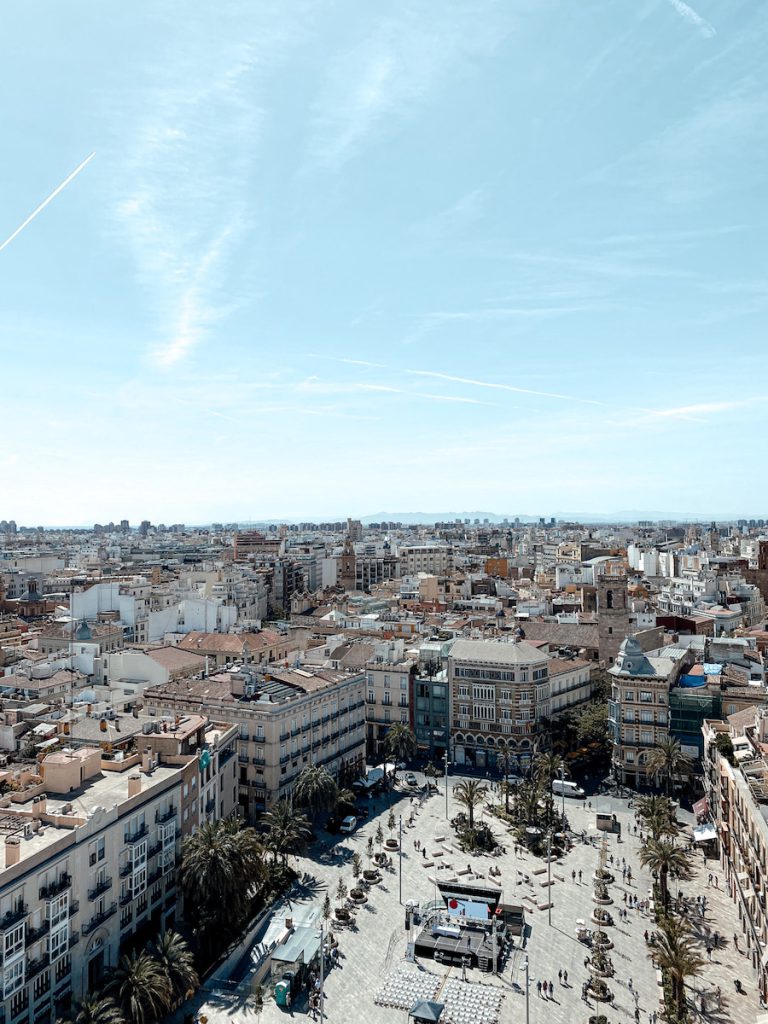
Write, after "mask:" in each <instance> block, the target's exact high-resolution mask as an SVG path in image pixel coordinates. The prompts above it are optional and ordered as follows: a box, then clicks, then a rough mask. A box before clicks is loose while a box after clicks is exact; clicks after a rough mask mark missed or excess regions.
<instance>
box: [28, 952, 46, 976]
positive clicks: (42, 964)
mask: <svg viewBox="0 0 768 1024" xmlns="http://www.w3.org/2000/svg"><path fill="white" fill-rule="evenodd" d="M50 962H51V958H50V957H49V956H48V954H47V953H43V955H42V956H39V957H38V958H37V959H36V960H27V979H29V978H34V977H35V975H37V974H39V973H40V971H44V970H45V968H46V967H47V966H48V964H50Z"/></svg>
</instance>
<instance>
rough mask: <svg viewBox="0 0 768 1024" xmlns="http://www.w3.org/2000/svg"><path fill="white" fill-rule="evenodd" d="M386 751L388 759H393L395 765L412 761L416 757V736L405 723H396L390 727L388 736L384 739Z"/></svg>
mask: <svg viewBox="0 0 768 1024" xmlns="http://www.w3.org/2000/svg"><path fill="white" fill-rule="evenodd" d="M384 749H385V750H386V752H387V757H391V758H392V759H393V761H394V762H395V763H397V762H398V761H410V760H411V759H412V758H413V757H415V756H416V750H417V749H418V745H417V743H416V734H415V733H414V731H413V729H411V728H410V727H409V726H407V725H405V724H404V723H403V722H395V724H394V725H391V726H390V727H389V729H388V730H387V735H386V736H385V737H384Z"/></svg>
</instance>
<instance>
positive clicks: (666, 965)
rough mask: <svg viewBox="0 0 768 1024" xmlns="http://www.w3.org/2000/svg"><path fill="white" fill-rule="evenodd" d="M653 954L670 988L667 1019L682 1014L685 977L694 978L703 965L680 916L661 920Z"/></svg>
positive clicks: (678, 1016) (682, 1017)
mask: <svg viewBox="0 0 768 1024" xmlns="http://www.w3.org/2000/svg"><path fill="white" fill-rule="evenodd" d="M654 956H655V958H656V961H657V963H658V965H659V967H660V968H661V969H662V971H666V973H667V974H668V975H669V980H670V983H671V988H672V993H671V994H672V1003H673V1006H672V1007H671V1008H670V1009H671V1010H672V1015H671V1019H672V1020H683V1019H684V1017H685V1002H686V1000H685V979H686V978H690V977H694V976H696V975H697V974H699V972H700V971H701V969H702V967H704V959H703V958H702V957H701V956H700V955H699V952H698V950H697V949H696V946H695V944H694V941H693V939H692V938H691V935H690V932H689V929H688V925H687V923H686V922H685V921H683V920H682V919H681V918H676V917H665V918H663V919H662V921H661V924H660V928H659V932H658V935H657V938H656V944H655V946H654Z"/></svg>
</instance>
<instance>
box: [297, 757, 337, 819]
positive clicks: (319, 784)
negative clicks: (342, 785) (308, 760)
mask: <svg viewBox="0 0 768 1024" xmlns="http://www.w3.org/2000/svg"><path fill="white" fill-rule="evenodd" d="M338 797H339V787H338V786H337V785H336V782H335V780H334V778H333V776H332V775H331V773H330V772H329V771H328V769H327V768H324V767H323V766H322V765H317V764H308V765H307V766H306V767H305V768H302V770H301V774H300V775H299V777H298V779H296V785H295V786H294V787H293V799H294V801H295V802H296V803H297V804H298V805H299V807H305V808H306V809H307V813H308V814H310V815H311V816H312V817H314V816H315V815H316V814H320V813H321V812H323V811H330V810H331V809H332V808H333V807H335V805H336V802H337V800H338Z"/></svg>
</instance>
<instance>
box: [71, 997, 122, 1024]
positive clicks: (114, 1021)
mask: <svg viewBox="0 0 768 1024" xmlns="http://www.w3.org/2000/svg"><path fill="white" fill-rule="evenodd" d="M74 1024H125V1017H123V1015H122V1013H121V1011H120V1007H119V1006H118V1005H117V1003H116V1002H115V1001H114V999H110V998H109V996H95V995H94V996H92V997H91V998H90V999H84V1000H83V1002H82V1003H78V1004H77V1007H76V1013H75V1018H74Z"/></svg>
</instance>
